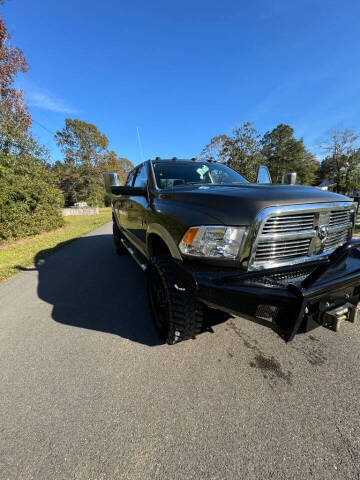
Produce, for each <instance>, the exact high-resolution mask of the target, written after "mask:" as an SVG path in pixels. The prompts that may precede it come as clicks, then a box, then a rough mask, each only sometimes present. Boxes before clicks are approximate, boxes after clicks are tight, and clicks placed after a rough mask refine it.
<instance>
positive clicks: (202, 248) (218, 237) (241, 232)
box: [179, 227, 247, 259]
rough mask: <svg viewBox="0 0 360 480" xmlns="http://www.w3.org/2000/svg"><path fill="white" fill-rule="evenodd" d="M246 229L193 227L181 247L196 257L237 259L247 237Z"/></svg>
mask: <svg viewBox="0 0 360 480" xmlns="http://www.w3.org/2000/svg"><path fill="white" fill-rule="evenodd" d="M246 233H247V228H246V227H191V228H189V230H188V231H187V232H186V233H185V235H184V236H183V238H182V240H181V242H180V244H179V247H180V251H181V252H182V253H184V254H186V255H194V256H196V257H216V258H230V259H231V258H232V259H234V258H237V256H238V255H239V253H240V252H241V250H242V247H243V244H244V240H245V237H246Z"/></svg>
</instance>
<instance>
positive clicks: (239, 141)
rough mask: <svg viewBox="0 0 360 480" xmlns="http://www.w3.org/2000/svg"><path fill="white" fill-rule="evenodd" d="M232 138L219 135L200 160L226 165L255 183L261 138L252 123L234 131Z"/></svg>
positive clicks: (259, 159) (259, 158)
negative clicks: (214, 161) (215, 161)
mask: <svg viewBox="0 0 360 480" xmlns="http://www.w3.org/2000/svg"><path fill="white" fill-rule="evenodd" d="M232 133H233V135H232V136H231V137H229V136H227V135H218V136H216V137H214V138H212V139H211V141H210V143H209V144H208V145H206V147H205V148H204V149H203V150H202V152H201V154H200V158H204V160H217V161H220V162H222V163H225V164H226V165H228V166H229V167H231V168H233V169H234V170H236V171H237V172H239V173H241V174H242V175H244V176H245V177H246V178H247V179H248V180H250V181H255V179H256V174H257V170H258V167H259V165H260V163H261V159H262V154H261V139H260V138H261V137H260V134H259V133H258V132H257V131H256V130H255V128H253V126H252V124H251V123H250V122H245V123H244V124H242V125H241V126H240V127H238V128H235V129H234V130H233V132H232Z"/></svg>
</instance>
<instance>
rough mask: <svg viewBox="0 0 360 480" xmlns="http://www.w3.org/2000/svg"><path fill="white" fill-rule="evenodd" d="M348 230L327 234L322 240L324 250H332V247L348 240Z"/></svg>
mask: <svg viewBox="0 0 360 480" xmlns="http://www.w3.org/2000/svg"><path fill="white" fill-rule="evenodd" d="M348 238H349V230H340V231H338V232H332V233H330V234H329V236H328V237H327V239H326V240H325V242H324V251H327V250H333V249H334V248H337V247H340V245H344V243H346V242H347V241H348Z"/></svg>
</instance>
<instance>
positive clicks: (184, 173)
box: [153, 162, 249, 189]
mask: <svg viewBox="0 0 360 480" xmlns="http://www.w3.org/2000/svg"><path fill="white" fill-rule="evenodd" d="M153 166H154V172H155V178H156V183H157V186H158V188H161V189H163V188H172V187H180V186H182V185H189V184H190V185H191V184H194V185H195V184H209V183H212V184H220V185H222V184H226V183H227V184H229V183H249V182H248V181H247V180H246V178H244V177H243V176H242V175H240V174H239V173H237V172H235V171H234V170H232V169H231V168H229V167H226V166H225V165H221V164H218V163H215V164H211V163H205V162H204V163H201V162H188V163H185V162H183V163H180V162H179V163H176V162H173V163H171V164H170V163H160V162H159V163H157V162H154V163H153Z"/></svg>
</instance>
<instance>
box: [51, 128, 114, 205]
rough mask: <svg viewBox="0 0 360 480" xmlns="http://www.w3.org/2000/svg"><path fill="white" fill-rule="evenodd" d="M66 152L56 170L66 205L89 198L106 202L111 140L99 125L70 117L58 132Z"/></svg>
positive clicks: (62, 148)
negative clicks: (105, 177)
mask: <svg viewBox="0 0 360 480" xmlns="http://www.w3.org/2000/svg"><path fill="white" fill-rule="evenodd" d="M55 140H56V142H57V144H58V145H59V147H60V148H61V150H62V152H63V153H64V156H65V162H64V163H63V164H61V163H57V164H56V165H55V168H54V172H55V174H56V176H57V178H58V185H59V187H60V188H61V189H62V190H63V192H64V197H65V201H66V204H67V205H72V204H73V203H75V202H79V201H86V202H88V203H89V205H99V204H102V203H103V187H102V175H101V173H102V171H103V168H104V162H105V154H106V149H107V147H108V144H109V140H108V138H107V137H106V135H104V134H102V133H101V132H100V131H99V130H98V128H97V127H96V126H95V125H93V124H91V123H87V122H84V121H81V120H77V119H72V118H67V119H65V127H64V128H63V129H62V130H59V131H58V132H56V134H55Z"/></svg>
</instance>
